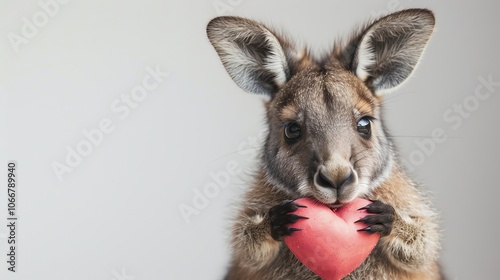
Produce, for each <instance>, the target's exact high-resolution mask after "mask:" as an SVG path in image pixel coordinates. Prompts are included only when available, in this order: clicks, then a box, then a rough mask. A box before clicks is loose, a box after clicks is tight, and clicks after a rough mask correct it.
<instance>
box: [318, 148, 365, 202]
mask: <svg viewBox="0 0 500 280" xmlns="http://www.w3.org/2000/svg"><path fill="white" fill-rule="evenodd" d="M357 184H358V174H357V172H356V171H355V170H354V169H353V167H352V165H351V164H350V163H349V161H346V160H343V159H342V158H339V157H338V156H337V157H335V160H329V161H328V162H326V163H324V164H321V165H320V166H319V167H318V170H317V171H316V174H314V185H315V187H316V189H317V192H319V193H320V197H322V198H326V200H327V201H329V202H331V200H335V202H336V203H345V202H348V201H349V200H351V199H352V198H353V197H352V194H353V193H354V192H355V191H354V190H355V189H356V186H357Z"/></svg>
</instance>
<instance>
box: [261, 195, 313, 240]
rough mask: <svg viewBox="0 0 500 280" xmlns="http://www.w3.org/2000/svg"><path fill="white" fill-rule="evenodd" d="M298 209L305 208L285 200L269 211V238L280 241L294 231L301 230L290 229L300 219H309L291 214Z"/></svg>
mask: <svg viewBox="0 0 500 280" xmlns="http://www.w3.org/2000/svg"><path fill="white" fill-rule="evenodd" d="M299 208H307V206H305V205H300V204H297V203H295V202H293V201H292V200H285V201H283V202H281V203H280V204H278V205H276V206H274V207H272V208H271V209H269V218H270V222H271V236H272V237H273V238H274V239H275V240H277V241H281V240H282V239H283V237H285V236H289V235H291V234H293V232H295V231H299V230H302V229H301V228H294V227H291V226H292V225H293V224H294V223H296V222H297V221H299V220H301V219H309V217H304V216H300V215H296V214H293V212H295V211H297V209H299Z"/></svg>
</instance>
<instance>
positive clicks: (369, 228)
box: [358, 227, 372, 232]
mask: <svg viewBox="0 0 500 280" xmlns="http://www.w3.org/2000/svg"><path fill="white" fill-rule="evenodd" d="M358 231H366V232H371V231H372V227H365V228H362V229H358Z"/></svg>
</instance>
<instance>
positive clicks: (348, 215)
mask: <svg viewBox="0 0 500 280" xmlns="http://www.w3.org/2000/svg"><path fill="white" fill-rule="evenodd" d="M295 202H296V203H298V204H300V205H304V206H307V208H299V209H298V210H297V211H295V212H294V214H296V215H300V216H304V217H309V219H301V220H299V221H297V222H296V223H295V224H293V227H295V228H302V229H303V230H301V231H297V232H294V233H293V234H292V235H291V236H287V237H285V243H286V245H287V246H288V248H289V249H290V251H292V253H293V254H294V255H295V257H297V259H298V260H300V261H301V262H302V263H303V264H304V265H305V266H307V267H308V268H309V269H310V270H311V271H313V272H314V273H316V274H317V275H318V276H319V277H321V278H323V279H325V280H338V279H342V278H343V277H345V276H347V275H348V274H349V273H351V272H352V271H354V270H355V269H356V268H357V267H358V266H360V265H361V263H362V262H363V261H364V260H365V259H366V258H367V257H368V255H369V254H370V253H371V251H372V250H373V248H375V245H377V242H378V240H379V238H380V235H379V234H369V233H367V232H359V231H358V229H362V228H364V227H366V226H367V225H366V224H364V223H354V222H355V221H357V220H359V219H361V218H363V217H365V216H366V215H367V212H366V211H365V210H358V209H359V208H361V207H364V206H366V205H368V204H370V201H368V200H365V199H360V198H359V199H356V200H354V201H352V202H350V203H348V204H346V205H344V206H342V207H341V208H338V209H335V210H332V209H330V208H328V207H327V206H326V205H324V204H320V203H319V202H317V201H314V200H312V199H308V198H300V199H297V200H296V201H295Z"/></svg>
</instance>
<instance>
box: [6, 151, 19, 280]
mask: <svg viewBox="0 0 500 280" xmlns="http://www.w3.org/2000/svg"><path fill="white" fill-rule="evenodd" d="M16 168H17V166H16V163H15V162H13V161H10V162H9V163H8V164H7V200H8V203H7V228H8V230H7V232H8V234H7V236H8V237H7V243H8V246H7V247H8V249H7V252H8V253H7V264H8V265H7V269H8V270H9V271H12V272H16V258H17V255H16V251H17V250H16V246H17V239H16V226H17V215H16V209H17V205H18V201H17V197H16V186H17V184H16V181H17V178H16Z"/></svg>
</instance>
